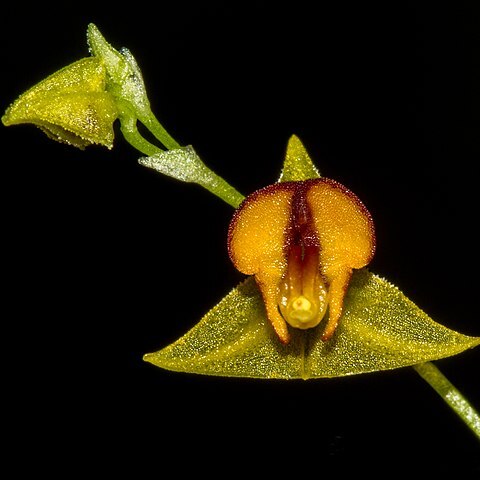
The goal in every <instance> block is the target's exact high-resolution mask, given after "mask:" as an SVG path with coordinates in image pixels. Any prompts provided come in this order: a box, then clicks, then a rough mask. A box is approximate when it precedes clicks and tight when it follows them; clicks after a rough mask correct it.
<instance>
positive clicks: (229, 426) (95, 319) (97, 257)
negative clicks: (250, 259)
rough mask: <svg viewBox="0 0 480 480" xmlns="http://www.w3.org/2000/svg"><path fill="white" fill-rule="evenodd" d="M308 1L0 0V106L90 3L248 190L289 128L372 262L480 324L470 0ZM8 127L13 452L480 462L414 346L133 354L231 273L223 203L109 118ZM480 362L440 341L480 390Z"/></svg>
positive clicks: (274, 462)
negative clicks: (182, 366) (262, 371)
mask: <svg viewBox="0 0 480 480" xmlns="http://www.w3.org/2000/svg"><path fill="white" fill-rule="evenodd" d="M315 3H316V2H312V3H311V4H308V3H306V4H304V3H302V2H292V3H288V4H286V5H284V4H282V3H281V2H280V3H277V2H271V3H269V2H261V1H259V2H212V1H210V2H192V4H190V3H186V2H181V1H179V2H169V3H166V2H156V3H145V2H136V3H134V4H132V5H128V4H126V5H123V6H119V5H116V6H113V5H108V6H105V4H103V6H98V5H97V6H95V5H89V4H88V3H84V2H82V3H81V4H79V5H78V6H77V7H76V8H75V9H74V8H70V7H65V6H63V7H59V6H57V5H55V4H49V6H46V5H44V4H42V5H32V6H28V7H25V6H23V5H21V4H20V2H17V4H18V5H13V6H10V5H9V6H3V7H2V37H3V38H2V45H3V46H2V54H1V59H2V61H1V65H2V70H1V82H2V86H1V90H0V91H1V98H0V100H1V104H0V106H1V109H2V110H4V109H5V108H6V107H7V106H8V104H9V103H10V102H11V101H13V100H14V99H15V98H16V96H18V95H19V94H20V93H22V92H23V91H25V90H26V89H27V88H29V87H30V86H32V85H33V84H35V83H36V82H37V81H39V80H41V79H42V78H44V77H45V76H47V75H48V74H50V73H52V72H54V71H55V70H57V69H59V68H61V67H62V66H64V65H67V64H68V63H71V62H73V61H75V60H77V59H79V58H82V57H84V56H87V55H88V52H87V47H86V41H85V31H86V27H87V25H88V23H89V22H94V23H95V24H96V25H97V26H98V27H99V29H100V30H101V32H102V33H103V34H104V36H105V37H106V38H107V40H109V41H110V43H112V44H113V45H114V46H115V47H117V48H119V47H121V46H126V47H128V48H129V49H130V50H131V52H132V53H133V54H134V56H135V57H136V59H137V61H138V62H139V64H140V67H141V68H142V72H143V75H144V79H145V83H146V86H147V90H148V92H149V97H150V101H151V103H152V109H153V111H154V112H155V114H156V115H157V117H158V118H159V119H160V120H161V121H162V122H163V124H164V126H165V127H166V128H167V130H169V132H170V133H171V134H172V135H173V136H174V137H175V138H176V139H177V140H178V141H179V142H180V143H181V144H192V145H193V146H194V147H195V148H196V150H197V152H198V153H199V154H200V156H201V157H202V158H203V159H204V161H205V162H206V163H207V164H208V165H209V166H210V167H211V168H212V169H213V170H215V171H216V172H217V173H218V174H220V175H222V176H223V177H224V178H225V179H226V180H227V181H229V182H230V183H232V184H233V185H234V186H235V187H236V188H237V189H238V190H239V191H241V192H242V193H244V194H248V193H250V192H252V191H254V190H255V189H258V188H260V187H262V186H265V185H267V184H270V183H273V182H275V181H276V179H277V178H278V175H279V173H280V168H281V164H282V159H283V155H284V152H285V147H286V143H287V141H288V138H289V136H290V135H291V134H292V133H295V134H297V135H298V136H299V137H300V138H301V139H302V140H303V142H304V144H305V145H306V147H307V149H308V150H309V152H310V154H311V156H312V158H313V159H314V161H315V163H316V164H317V166H318V167H319V168H320V170H321V173H322V174H323V175H324V176H327V177H331V178H334V179H336V180H338V181H340V182H341V183H343V184H345V185H346V186H348V187H349V188H351V189H352V190H353V191H354V192H355V193H357V195H358V196H359V197H360V198H361V199H362V200H363V201H364V203H365V204H366V205H367V207H368V208H369V210H370V212H371V213H372V215H373V217H374V220H375V222H376V229H377V245H378V247H377V253H376V256H375V259H374V260H373V262H372V264H371V269H372V270H373V271H374V272H375V273H378V274H380V275H382V276H385V277H386V278H388V279H389V280H391V281H392V282H393V283H395V284H396V285H398V286H399V287H400V288H401V289H402V290H403V291H404V293H405V294H406V295H407V296H408V297H409V298H411V299H412V300H413V301H414V302H415V303H417V304H418V305H419V306H420V307H421V308H422V309H424V310H425V311H426V312H427V313H428V314H429V315H430V316H432V318H434V319H435V320H436V321H438V322H439V323H442V324H444V325H446V326H448V327H450V328H453V329H455V330H458V331H460V332H462V333H465V334H469V335H480V327H479V323H478V306H477V304H478V293H477V290H478V287H477V282H476V278H477V271H478V266H479V262H478V253H477V249H478V233H477V231H476V224H477V222H478V197H477V195H478V174H477V170H478V168H477V166H478V158H479V155H480V135H479V134H480V130H479V128H480V68H479V67H480V16H479V9H478V8H476V7H474V4H475V3H476V2H471V3H467V2H450V3H446V4H441V3H438V2H435V3H432V5H429V4H428V5H427V3H424V2H399V3H398V4H397V3H396V2H395V3H393V2H379V3H375V4H367V5H365V4H364V2H354V3H353V5H350V4H346V3H344V2H318V3H317V4H315ZM331 3H334V5H333V6H332V5H330V4H331ZM327 4H328V5H329V6H328V7H327V6H325V5H327ZM307 5H312V6H307ZM313 5H314V6H313ZM0 141H1V147H2V164H1V168H2V170H3V171H2V176H1V182H2V197H3V201H2V226H3V228H2V237H3V244H4V248H3V266H4V268H2V270H3V277H4V278H3V280H4V282H3V284H4V287H3V295H2V297H3V298H4V301H3V303H4V306H5V307H6V308H5V312H6V313H5V314H4V316H3V317H4V318H3V322H2V325H3V329H4V333H3V335H2V340H3V343H4V348H3V352H4V360H3V365H4V389H3V397H4V399H5V400H6V401H7V402H6V405H7V407H6V408H5V409H4V414H5V423H6V424H9V425H10V427H9V428H8V429H3V434H4V437H5V438H6V439H7V441H8V443H9V445H10V447H9V450H8V453H9V455H8V456H9V458H12V459H14V464H15V466H16V468H17V472H18V473H19V474H21V473H22V472H23V470H24V469H27V468H32V467H33V468H34V469H35V470H36V471H38V472H48V473H50V474H52V475H53V474H58V475H59V476H61V477H62V478H70V476H71V474H72V472H79V473H84V474H85V475H86V478H90V476H89V475H93V474H95V473H97V474H103V475H108V474H111V475H115V474H118V473H119V472H120V473H121V472H125V473H126V472H127V471H129V470H130V471H131V472H133V473H132V474H131V476H132V477H133V478H141V477H143V475H144V474H146V473H147V471H148V474H149V475H155V476H157V475H158V476H162V478H170V477H173V476H179V475H185V474H187V472H193V473H195V474H201V473H206V474H207V475H209V476H216V475H220V476H224V477H226V478H228V477H229V476H230V475H231V474H232V473H236V474H249V475H255V474H256V472H257V473H258V474H259V473H264V474H270V475H271V476H274V475H275V474H276V473H277V472H281V473H283V474H285V475H286V474H287V473H290V472H291V473H292V474H294V475H295V476H297V475H302V474H306V473H308V472H309V474H310V475H311V474H313V475H315V476H317V475H318V476H319V477H320V476H321V475H322V474H324V473H325V472H326V471H329V470H330V469H332V468H333V469H334V471H335V472H337V473H341V472H346V471H355V472H358V473H360V472H362V473H373V472H379V473H384V474H385V475H389V474H390V473H391V472H401V471H405V472H414V471H415V470H421V471H422V472H423V471H430V472H433V473H435V472H437V471H442V472H449V471H451V470H454V471H457V472H458V473H472V472H473V471H477V472H478V469H479V468H480V467H479V465H480V460H479V456H480V449H479V443H478V441H477V440H475V438H474V436H473V435H472V434H471V433H470V432H469V431H468V430H467V429H466V427H465V426H464V425H463V424H462V423H461V422H460V421H459V420H457V418H456V417H455V415H454V414H453V413H452V412H451V411H450V409H449V408H448V407H447V406H446V405H444V403H443V402H442V400H441V399H440V397H438V396H437V395H436V394H435V392H434V391H433V390H432V389H431V388H430V386H428V385H427V384H426V383H425V382H423V381H422V380H421V379H420V377H418V375H417V374H416V373H415V372H414V371H413V370H412V369H410V368H405V369H400V370H396V371H391V372H383V373H376V374H369V375H361V376H356V377H351V378H340V379H331V380H318V381H309V382H304V381H288V382H287V381H267V380H265V381H261V380H245V379H224V378H214V377H203V376H195V375H188V374H180V373H173V372H168V371H163V370H161V369H158V368H156V367H153V366H152V365H150V364H147V363H144V362H143V361H142V355H143V354H144V353H146V352H152V351H155V350H158V349H160V348H161V347H163V346H165V345H167V344H168V343H170V342H172V341H173V340H175V339H177V338H178V337H179V336H180V335H182V334H183V333H185V332H186V331H187V330H188V329H189V328H190V327H192V326H193V325H194V324H195V323H196V322H197V321H198V320H199V318H200V317H201V316H202V315H203V314H204V313H206V312H207V311H208V310H209V309H210V308H211V307H212V306H213V305H215V304H216V303H217V302H218V301H219V300H220V299H221V298H222V297H223V296H224V295H225V294H226V293H227V292H228V291H229V290H230V289H231V288H232V287H233V286H234V285H235V284H236V283H237V282H238V281H239V280H240V279H241V278H242V276H241V275H240V274H239V273H238V272H236V271H235V269H234V268H233V266H232V265H231V263H230V261H229V259H228V256H227V252H226V231H227V227H228V223H229V221H230V218H231V215H232V209H231V208H230V207H229V206H228V205H226V204H224V203H223V202H222V201H221V200H219V199H218V198H216V197H214V196H212V195H211V194H209V193H208V192H206V191H205V190H202V189H201V188H200V187H197V186H193V185H186V184H181V183H179V182H176V181H174V180H171V179H168V178H166V177H162V176H161V175H159V174H157V173H156V172H153V171H150V170H148V169H146V168H144V167H141V166H140V165H138V164H137V162H136V160H137V158H138V157H139V154H138V152H136V151H135V150H133V149H132V148H131V147H130V146H129V145H128V144H127V143H126V142H125V141H124V140H123V139H122V137H121V135H120V134H118V135H117V137H116V144H115V147H114V149H113V150H111V151H108V150H106V149H102V148H99V147H98V148H97V147H90V148H88V149H87V150H86V151H83V152H82V151H80V150H76V149H74V148H73V147H68V146H65V145H61V144H57V143H54V142H51V141H49V140H48V139H47V138H46V137H45V136H43V134H42V133H41V132H40V131H38V130H37V129H35V128H33V127H26V126H18V127H10V128H8V129H7V128H3V127H2V128H0ZM478 361H479V353H478V351H475V350H474V351H469V352H465V353H464V354H461V355H459V356H457V357H452V358H450V359H445V360H441V361H438V362H436V363H437V365H438V366H439V367H440V368H441V370H442V371H443V372H444V373H445V374H446V375H447V376H448V378H449V379H450V380H451V381H452V382H453V383H454V384H455V385H456V386H458V388H459V389H460V390H461V391H462V392H463V393H464V394H465V395H466V396H467V397H468V398H469V399H470V400H471V401H472V403H473V404H474V405H476V406H477V408H479V407H480V389H479V382H478ZM475 469H476V470H475ZM168 472H170V473H168ZM107 478H109V477H107Z"/></svg>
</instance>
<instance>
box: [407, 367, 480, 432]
mask: <svg viewBox="0 0 480 480" xmlns="http://www.w3.org/2000/svg"><path fill="white" fill-rule="evenodd" d="M413 369H414V370H415V371H416V372H417V373H418V374H419V375H420V376H421V377H422V378H423V379H424V380H425V381H426V382H427V383H428V384H429V385H430V386H431V387H432V388H433V389H434V390H435V391H436V392H437V393H438V394H439V395H440V396H441V397H442V398H443V400H444V401H445V402H446V403H447V405H448V406H449V407H450V408H451V409H452V410H453V411H454V412H455V413H456V414H457V415H458V416H459V417H460V418H461V420H462V421H463V422H464V423H465V425H467V427H468V428H470V430H471V431H472V432H473V433H474V434H475V435H476V436H477V438H478V439H479V440H480V415H479V414H478V412H477V411H476V410H475V409H474V408H473V406H472V405H471V404H470V403H469V402H468V400H467V399H466V398H465V397H464V396H463V395H462V394H461V392H460V391H459V390H458V389H457V388H456V387H455V386H453V385H452V383H451V382H450V381H449V380H448V378H447V377H446V376H445V375H444V374H443V373H442V372H441V371H440V370H439V369H438V368H437V367H436V366H435V365H434V364H433V363H432V362H425V363H420V364H418V365H414V366H413Z"/></svg>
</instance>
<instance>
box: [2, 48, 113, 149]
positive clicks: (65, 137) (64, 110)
mask: <svg viewBox="0 0 480 480" xmlns="http://www.w3.org/2000/svg"><path fill="white" fill-rule="evenodd" d="M106 78H107V73H106V69H105V66H104V64H103V62H102V60H101V59H99V58H97V57H88V58H84V59H82V60H78V61H77V62H75V63H72V64H71V65H68V66H66V67H64V68H62V69H61V70H59V71H57V72H55V73H54V74H52V75H50V76H49V77H47V78H46V79H45V80H43V81H41V82H40V83H38V84H37V85H35V86H34V87H32V88H31V89H30V90H28V91H27V92H25V93H24V94H23V95H21V96H20V97H19V98H18V99H17V100H16V101H15V102H13V103H12V104H11V105H10V107H9V108H8V109H7V111H6V112H5V115H4V116H3V117H2V122H3V124H4V125H6V126H8V125H16V124H23V123H32V124H34V125H36V126H37V127H39V128H41V129H42V130H43V131H44V132H45V133H46V134H47V135H48V136H49V137H50V138H53V139H55V140H57V141H59V142H63V143H67V144H70V145H73V146H75V147H78V148H81V149H83V148H85V147H86V146H88V145H91V144H99V145H103V146H106V147H108V148H112V146H113V138H114V133H113V122H114V121H115V119H116V118H117V117H118V108H117V106H116V103H115V100H114V98H113V96H112V95H111V94H110V93H109V92H107V91H106Z"/></svg>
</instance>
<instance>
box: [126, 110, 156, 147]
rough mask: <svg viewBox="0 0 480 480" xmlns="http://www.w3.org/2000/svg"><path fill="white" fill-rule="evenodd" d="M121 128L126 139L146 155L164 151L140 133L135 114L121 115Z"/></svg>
mask: <svg viewBox="0 0 480 480" xmlns="http://www.w3.org/2000/svg"><path fill="white" fill-rule="evenodd" d="M120 130H121V132H122V133H123V136H124V137H125V140H126V141H127V142H128V143H129V144H130V145H132V147H134V148H136V149H137V150H138V151H140V152H142V153H143V154H145V155H148V156H152V155H155V154H156V153H159V152H162V151H163V150H162V149H161V148H159V147H157V146H155V145H153V144H152V143H150V142H149V141H148V140H145V138H143V137H142V135H140V132H139V131H138V128H137V119H136V118H135V117H133V116H129V115H124V116H121V117H120Z"/></svg>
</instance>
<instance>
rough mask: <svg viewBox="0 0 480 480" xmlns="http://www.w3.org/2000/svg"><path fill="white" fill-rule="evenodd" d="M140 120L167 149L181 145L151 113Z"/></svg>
mask: <svg viewBox="0 0 480 480" xmlns="http://www.w3.org/2000/svg"><path fill="white" fill-rule="evenodd" d="M141 122H142V123H143V124H144V125H145V126H146V127H147V128H148V129H149V130H150V132H152V134H153V135H154V136H155V138H156V139H157V140H158V141H160V143H161V144H162V145H164V146H165V148H166V149H167V150H174V149H175V148H180V147H181V145H180V144H179V143H178V142H177V141H176V140H175V139H174V138H173V137H172V136H171V135H170V134H169V133H168V132H167V131H166V130H165V128H163V125H162V124H161V123H160V122H159V121H158V120H157V118H156V117H155V115H153V114H151V115H150V116H149V117H148V118H142V119H141Z"/></svg>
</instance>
